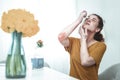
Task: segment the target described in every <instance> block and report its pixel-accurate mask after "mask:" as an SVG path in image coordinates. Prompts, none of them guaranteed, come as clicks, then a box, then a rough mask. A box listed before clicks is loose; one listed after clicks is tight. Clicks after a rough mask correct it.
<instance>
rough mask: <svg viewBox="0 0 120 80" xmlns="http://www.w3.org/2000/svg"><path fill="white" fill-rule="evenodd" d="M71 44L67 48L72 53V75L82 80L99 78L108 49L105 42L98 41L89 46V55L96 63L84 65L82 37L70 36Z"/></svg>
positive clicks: (96, 79)
mask: <svg viewBox="0 0 120 80" xmlns="http://www.w3.org/2000/svg"><path fill="white" fill-rule="evenodd" d="M69 41H70V45H69V47H65V50H66V51H68V52H69V53H70V76H73V77H76V78H78V79H80V80H98V68H99V64H100V62H101V59H102V57H103V54H104V52H105V50H106V45H105V43H104V42H96V43H94V44H93V45H91V46H90V47H88V52H89V55H90V56H92V57H93V58H94V60H95V62H96V64H95V65H92V66H90V67H84V66H82V65H81V61H80V46H81V45H80V39H78V38H73V37H70V38H69Z"/></svg>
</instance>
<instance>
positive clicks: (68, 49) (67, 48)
mask: <svg viewBox="0 0 120 80" xmlns="http://www.w3.org/2000/svg"><path fill="white" fill-rule="evenodd" d="M68 39H69V46H68V47H64V48H65V50H66V51H67V52H69V53H71V49H72V43H73V38H72V37H69V38H68Z"/></svg>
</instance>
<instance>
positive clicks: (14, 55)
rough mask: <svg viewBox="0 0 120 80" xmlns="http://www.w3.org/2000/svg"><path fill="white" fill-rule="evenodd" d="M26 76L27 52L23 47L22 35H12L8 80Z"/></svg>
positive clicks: (8, 61)
mask: <svg viewBox="0 0 120 80" xmlns="http://www.w3.org/2000/svg"><path fill="white" fill-rule="evenodd" d="M25 76H26V61H25V52H24V49H23V46H22V33H18V32H17V31H14V32H13V33H12V43H11V47H10V50H9V52H8V56H7V59H6V78H24V77H25Z"/></svg>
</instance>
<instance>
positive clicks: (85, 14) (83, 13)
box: [78, 10, 87, 20]
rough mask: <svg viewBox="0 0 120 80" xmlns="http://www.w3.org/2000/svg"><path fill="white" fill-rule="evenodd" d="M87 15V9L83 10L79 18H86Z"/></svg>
mask: <svg viewBox="0 0 120 80" xmlns="http://www.w3.org/2000/svg"><path fill="white" fill-rule="evenodd" d="M86 16H87V11H85V10H84V11H82V12H81V13H80V15H79V17H78V20H81V18H85V17H86Z"/></svg>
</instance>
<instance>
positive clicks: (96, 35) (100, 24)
mask: <svg viewBox="0 0 120 80" xmlns="http://www.w3.org/2000/svg"><path fill="white" fill-rule="evenodd" d="M92 15H95V16H97V17H98V19H99V23H98V28H99V29H100V31H99V32H97V33H96V34H95V35H94V39H95V40H97V41H104V38H103V35H102V34H101V30H102V29H103V26H104V24H103V19H102V17H100V16H99V15H97V14H92Z"/></svg>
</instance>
